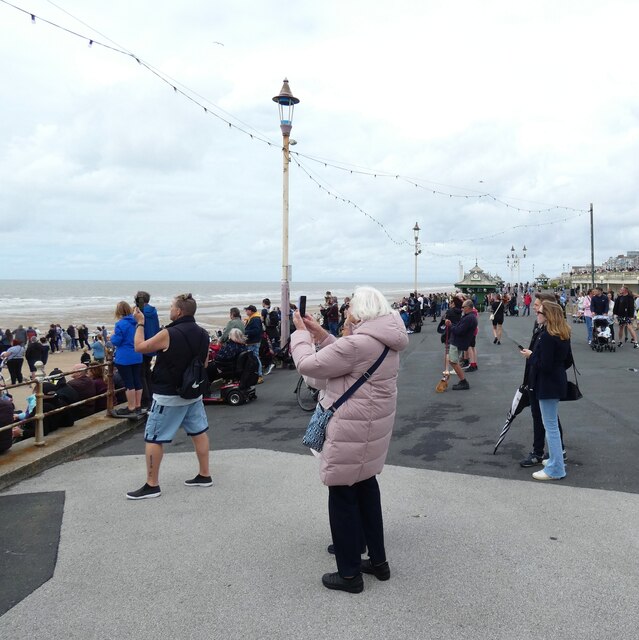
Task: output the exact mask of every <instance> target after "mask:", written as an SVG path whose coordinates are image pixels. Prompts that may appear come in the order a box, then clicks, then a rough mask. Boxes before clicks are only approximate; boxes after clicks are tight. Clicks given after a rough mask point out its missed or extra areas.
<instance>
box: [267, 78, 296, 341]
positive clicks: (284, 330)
mask: <svg viewBox="0 0 639 640" xmlns="http://www.w3.org/2000/svg"><path fill="white" fill-rule="evenodd" d="M273 102H277V105H278V108H279V112H280V129H281V131H282V155H283V180H282V287H281V294H282V295H281V306H280V310H281V314H282V321H281V325H280V344H281V345H282V346H284V345H285V344H286V343H287V341H288V338H289V336H290V322H289V316H290V311H291V302H290V298H291V293H290V288H289V275H290V274H289V270H290V267H289V264H288V165H289V162H290V154H289V144H290V137H291V129H292V128H293V110H294V108H295V105H296V104H297V103H298V102H299V99H298V98H296V97H295V96H294V95H293V94H292V93H291V88H290V87H289V86H288V79H287V78H284V84H282V88H281V90H280V93H279V95H276V96H275V97H274V98H273Z"/></svg>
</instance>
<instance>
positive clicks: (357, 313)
mask: <svg viewBox="0 0 639 640" xmlns="http://www.w3.org/2000/svg"><path fill="white" fill-rule="evenodd" d="M348 311H349V313H350V314H351V315H352V316H353V318H354V319H355V320H358V321H359V320H373V319H374V318H379V316H385V315H388V314H389V313H392V312H393V310H392V308H391V306H390V304H389V302H388V300H386V298H385V297H384V294H383V293H382V292H381V291H378V290H377V289H375V288H374V287H357V289H355V293H354V294H353V297H352V298H351V303H350V306H349V307H348Z"/></svg>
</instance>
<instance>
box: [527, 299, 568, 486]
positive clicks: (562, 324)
mask: <svg viewBox="0 0 639 640" xmlns="http://www.w3.org/2000/svg"><path fill="white" fill-rule="evenodd" d="M537 323H538V324H540V325H544V326H545V329H546V330H545V331H542V332H541V333H540V336H539V340H538V341H537V344H536V345H535V350H534V351H530V349H523V350H522V351H521V354H522V355H523V356H524V357H525V358H529V359H530V360H529V365H530V369H529V371H530V375H529V378H528V386H529V387H530V388H531V389H533V390H534V392H535V395H536V397H537V399H538V400H539V409H540V411H541V417H542V420H543V422H544V429H545V431H546V441H547V442H548V452H549V458H548V460H546V461H544V467H545V468H544V469H543V470H542V471H537V472H535V473H533V474H532V475H533V478H534V479H535V480H561V479H562V478H565V477H566V467H565V465H564V455H563V447H562V444H561V436H560V434H559V424H558V417H557V415H558V409H559V401H560V400H561V399H563V398H565V397H566V389H567V378H566V369H567V368H568V367H570V366H572V351H571V348H570V326H569V325H568V324H567V323H566V319H565V318H564V314H563V310H562V308H561V306H560V305H558V304H557V303H556V302H550V301H548V300H544V301H543V302H542V304H541V306H540V308H539V311H537Z"/></svg>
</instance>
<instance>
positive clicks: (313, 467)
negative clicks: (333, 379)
mask: <svg viewBox="0 0 639 640" xmlns="http://www.w3.org/2000/svg"><path fill="white" fill-rule="evenodd" d="M194 465H195V459H194V455H193V454H192V453H171V454H168V455H167V456H165V459H164V462H163V468H162V475H161V485H162V491H163V494H162V497H160V498H159V499H155V500H145V501H139V502H134V501H127V500H126V499H125V498H124V494H125V492H126V491H127V490H130V489H133V488H137V487H138V486H139V485H140V484H141V483H142V481H143V476H144V462H143V458H142V456H139V455H138V456H116V457H97V458H91V459H84V460H77V461H74V462H69V463H66V464H63V465H61V466H58V467H56V468H54V469H51V470H48V471H46V472H44V473H43V474H41V475H40V476H38V477H36V478H33V479H31V480H27V481H25V482H22V483H20V484H19V485H16V486H14V487H13V488H11V489H10V490H9V492H8V493H9V494H12V495H14V494H20V493H32V492H40V491H65V492H66V502H65V511H64V519H63V524H62V532H61V539H60V549H59V556H58V563H57V567H56V570H55V574H54V576H53V578H52V579H51V580H50V581H49V582H47V583H46V584H44V585H43V586H42V587H40V588H39V589H37V590H36V591H34V592H33V593H32V594H31V595H30V596H29V597H27V598H26V599H25V600H23V601H22V602H20V603H19V604H18V605H17V606H15V607H14V608H13V609H11V610H10V611H8V612H7V613H6V614H5V615H4V616H2V617H1V618H0V637H2V638H12V639H15V640H21V639H23V638H24V639H26V638H29V640H31V639H32V638H34V637H43V638H48V639H52V640H56V639H58V638H60V639H62V638H64V639H71V638H82V639H83V640H85V639H88V638H136V639H145V638H157V637H162V638H194V639H199V638H202V639H204V638H220V639H235V638H243V639H244V638H300V637H304V638H327V637H328V638H354V639H357V638H393V639H394V638H407V637H417V638H442V639H444V638H446V639H453V640H457V639H460V640H461V639H464V640H465V639H470V638H472V639H477V638H491V639H501V638H504V639H506V638H507V639H509V640H510V639H512V638H517V639H521V640H525V639H528V638H531V639H532V638H535V639H538V638H548V639H554V638H557V639H560V638H561V639H566V638H580V639H592V640H605V639H608V638H610V639H611V640H612V639H613V638H614V639H615V640H626V639H628V640H630V639H634V638H636V636H637V632H636V629H637V628H639V614H638V613H637V608H636V602H637V600H638V599H639V580H638V579H637V577H638V576H637V568H636V562H635V558H636V555H637V551H638V549H637V536H636V531H637V528H638V525H639V508H638V507H639V496H637V495H635V494H628V493H619V492H615V491H599V490H593V489H586V488H578V487H571V486H569V485H567V484H563V483H561V482H559V483H553V484H551V485H548V484H542V483H534V482H532V481H528V480H527V481H526V482H520V481H516V480H505V479H498V478H490V477H482V476H473V475H467V474H462V473H446V472H440V471H433V470H425V469H410V468H402V467H395V466H391V465H388V466H387V467H386V468H385V470H384V472H383V473H382V475H381V476H380V486H381V491H382V502H383V506H384V516H385V528H386V542H387V551H388V557H389V561H390V564H391V570H392V572H393V575H392V578H391V580H390V581H389V582H379V581H377V580H375V579H374V578H373V577H372V576H365V584H366V587H365V590H364V592H363V593H362V594H357V595H350V594H345V593H339V592H331V591H328V590H326V589H324V588H323V587H322V586H321V583H320V578H321V575H322V573H324V572H327V571H333V570H334V568H335V563H334V560H333V559H332V557H331V556H329V555H328V554H327V553H326V551H325V549H326V545H327V543H328V542H330V533H329V527H328V516H327V491H326V488H325V487H323V486H322V485H321V483H320V481H319V478H318V473H317V462H316V460H315V459H314V458H313V457H312V456H310V455H308V454H299V455H298V454H291V453H283V452H274V451H266V450H255V449H235V450H227V451H219V452H214V453H213V454H212V470H213V479H214V486H213V487H212V488H210V489H202V488H189V487H185V486H184V485H183V481H184V480H185V479H187V478H189V477H190V476H192V475H193V471H194Z"/></svg>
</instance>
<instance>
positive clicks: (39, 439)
mask: <svg viewBox="0 0 639 640" xmlns="http://www.w3.org/2000/svg"><path fill="white" fill-rule="evenodd" d="M35 367H36V375H35V378H34V379H33V380H29V381H26V382H18V383H17V384H10V385H4V389H6V390H7V391H9V390H11V389H17V388H19V387H27V386H30V385H35V399H36V403H35V414H34V415H33V416H31V417H27V418H24V419H23V420H18V421H15V422H11V423H10V424H8V425H5V426H3V427H0V432H2V431H8V430H12V431H13V428H14V427H22V426H23V425H26V424H29V423H31V422H35V436H34V444H35V445H36V446H37V447H42V446H44V445H45V444H46V441H45V439H44V419H45V418H48V417H49V416H54V415H56V414H60V413H64V412H65V411H70V410H73V409H75V408H77V407H81V406H83V405H85V404H89V403H91V402H95V401H96V400H98V399H100V398H106V404H107V406H106V415H111V413H112V411H113V407H114V406H115V396H116V393H118V392H119V391H122V390H123V388H119V389H115V388H114V381H113V367H114V365H113V350H112V349H106V350H105V362H104V364H99V363H98V364H92V365H88V366H87V370H89V369H98V368H101V369H106V385H107V390H106V391H105V392H104V393H100V394H96V395H94V396H91V397H89V398H85V399H84V400H79V401H78V402H73V403H72V404H68V405H64V406H62V407H58V408H56V409H51V410H50V411H46V412H45V411H44V401H45V398H46V397H47V396H46V394H45V393H44V390H43V387H44V383H45V382H52V381H54V380H59V379H60V378H62V377H64V376H68V375H72V374H74V373H77V371H64V372H61V373H57V374H55V375H48V376H47V375H46V374H45V372H44V364H43V363H42V362H40V361H38V362H36V363H35ZM96 413H97V412H96Z"/></svg>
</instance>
